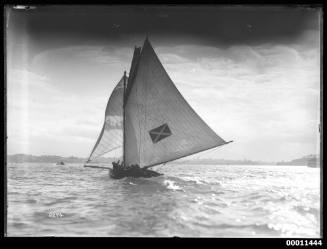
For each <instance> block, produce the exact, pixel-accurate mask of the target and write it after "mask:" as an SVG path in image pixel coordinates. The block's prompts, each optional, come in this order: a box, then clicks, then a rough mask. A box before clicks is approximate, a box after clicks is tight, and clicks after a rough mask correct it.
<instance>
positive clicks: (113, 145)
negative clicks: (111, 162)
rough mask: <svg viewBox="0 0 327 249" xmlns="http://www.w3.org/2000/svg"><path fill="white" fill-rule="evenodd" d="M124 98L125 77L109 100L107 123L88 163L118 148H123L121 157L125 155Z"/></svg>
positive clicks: (105, 122)
mask: <svg viewBox="0 0 327 249" xmlns="http://www.w3.org/2000/svg"><path fill="white" fill-rule="evenodd" d="M123 96H124V76H123V77H122V79H121V80H120V81H119V82H118V84H117V85H116V87H115V88H114V90H113V92H112V93H111V96H110V98H109V100H108V103H107V107H106V112H105V121H104V124H103V127H102V130H101V133H100V135H99V137H98V140H97V142H96V143H95V145H94V147H93V150H92V152H91V154H90V156H89V159H88V161H92V160H94V159H95V158H97V157H99V156H102V155H103V154H106V153H108V152H110V151H112V150H115V149H118V148H121V155H122V154H123Z"/></svg>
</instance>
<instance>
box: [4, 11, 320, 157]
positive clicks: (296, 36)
mask: <svg viewBox="0 0 327 249" xmlns="http://www.w3.org/2000/svg"><path fill="white" fill-rule="evenodd" d="M320 25H321V11H320V10H319V9H314V8H307V7H278V6H270V7H253V6H215V7H214V6H68V5H66V6H46V5H43V6H36V8H32V9H30V10H22V9H14V8H12V7H8V8H7V11H6V27H7V29H6V46H7V47H6V56H7V57H6V62H7V136H8V139H7V152H8V154H16V153H25V154H33V155H60V156H72V155H73V156H79V157H88V156H89V154H90V152H91V150H92V148H93V145H94V143H95V142H96V139H97V137H98V134H99V133H100V130H101V128H102V125H103V121H104V111H105V108H106V104H107V101H108V98H109V96H110V94H111V91H112V90H113V88H114V86H115V85H116V83H117V82H118V81H119V80H120V78H121V77H122V75H123V72H124V70H126V71H127V72H129V68H130V63H131V60H132V55H133V50H134V46H141V45H142V44H143V42H144V39H145V37H146V36H147V35H148V37H149V40H150V42H151V44H152V46H153V47H154V50H155V51H156V53H157V55H158V57H159V59H160V60H161V62H162V64H163V66H164V68H165V69H166V71H167V72H168V74H169V76H170V78H171V79H172V80H173V82H174V83H175V85H176V87H177V88H178V89H179V91H180V92H181V93H182V95H183V96H184V98H185V99H186V100H187V101H188V102H189V104H190V105H191V106H192V107H193V109H194V110H195V111H196V112H197V113H198V114H199V115H200V116H201V117H202V119H203V120H204V121H205V122H206V123H207V124H208V125H209V126H210V127H211V128H212V129H213V130H214V131H215V132H216V133H217V134H218V135H219V136H221V137H222V138H223V139H224V140H226V141H229V140H233V141H234V142H233V143H231V144H228V145H225V146H222V147H219V148H217V149H213V150H209V151H206V152H202V153H199V154H197V155H195V156H194V157H196V158H225V159H235V160H236V159H237V160H239V159H250V160H262V161H281V160H292V159H295V158H298V157H302V156H305V155H309V154H319V143H320V134H319V129H318V128H319V123H320V55H321V54H320V43H321V42H320V39H321V37H320Z"/></svg>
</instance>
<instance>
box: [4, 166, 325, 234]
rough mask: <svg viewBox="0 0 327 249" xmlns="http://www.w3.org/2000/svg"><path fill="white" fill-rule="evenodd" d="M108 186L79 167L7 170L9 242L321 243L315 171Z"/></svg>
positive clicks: (224, 169) (180, 171) (228, 169)
mask: <svg viewBox="0 0 327 249" xmlns="http://www.w3.org/2000/svg"><path fill="white" fill-rule="evenodd" d="M154 169H155V170H156V171H158V172H160V173H164V175H163V176H160V177H155V178H149V179H141V178H136V179H134V178H124V179H120V180H113V179H110V178H109V176H108V172H107V171H106V170H101V169H91V168H84V167H83V166H82V165H81V164H67V165H55V164H50V163H43V164H40V163H9V164H8V166H7V174H8V180H7V196H8V208H7V211H8V215H7V235H8V236H114V237H117V236H129V237H130V236H131V237H139V236H141V237H153V236H154V237H156V236H159V237H167V236H168V237H171V236H180V237H319V236H320V169H319V168H309V167H306V166H266V165H265V166H259V165H248V166H240V165H183V164H167V165H165V166H158V167H155V168H154Z"/></svg>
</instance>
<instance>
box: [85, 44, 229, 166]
mask: <svg viewBox="0 0 327 249" xmlns="http://www.w3.org/2000/svg"><path fill="white" fill-rule="evenodd" d="M126 82H128V84H127V86H125V83H126ZM226 143H227V142H226V141H225V140H223V139H222V138H221V137H219V136H218V135H217V134H216V133H215V132H214V131H213V130H212V129H211V128H210V127H209V126H208V125H207V124H206V123H205V122H204V121H203V120H202V119H201V118H200V117H199V116H198V115H197V114H196V112H195V111H194V110H193V109H192V107H191V106H190V105H189V104H188V103H187V102H186V100H185V99H184V98H183V96H182V95H181V94H180V92H179V91H178V89H177V88H176V86H175V85H174V83H173V82H172V80H171V79H170V78H169V76H168V74H167V72H166V71H165V69H164V67H163V66H162V64H161V62H160V61H159V58H158V57H157V55H156V53H155V52H154V50H153V48H152V46H151V44H150V42H149V40H148V39H146V40H145V42H144V45H143V47H142V50H141V48H137V47H135V49H134V55H133V60H132V63H131V68H130V74H129V78H127V77H126V76H125V74H124V76H123V77H122V79H121V80H120V81H119V82H118V84H117V86H116V87H115V88H114V90H113V92H112V94H111V96H110V98H109V101H108V104H107V108H106V112H105V122H104V125H103V127H102V130H101V133H100V135H99V137H98V140H97V142H96V144H95V145H94V148H93V150H92V152H91V155H90V157H89V159H88V162H90V161H92V160H94V159H95V158H97V157H99V156H101V155H104V154H106V153H108V152H110V151H112V150H115V149H117V148H121V152H122V153H121V155H122V156H123V160H124V163H125V165H132V164H138V165H139V166H141V167H145V168H147V167H152V166H154V165H158V164H161V163H165V162H169V161H172V160H176V159H179V158H182V157H185V156H189V155H192V154H195V153H197V152H201V151H204V150H208V149H211V148H214V147H218V146H220V145H224V144H226Z"/></svg>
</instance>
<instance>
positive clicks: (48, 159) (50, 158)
mask: <svg viewBox="0 0 327 249" xmlns="http://www.w3.org/2000/svg"><path fill="white" fill-rule="evenodd" d="M86 160H87V158H81V157H75V156H70V157H62V156H55V155H42V156H34V155H28V154H13V155H7V162H8V163H24V162H30V163H57V162H60V161H63V162H65V163H85V162H86ZM115 160H117V158H111V157H100V158H98V159H97V160H96V163H111V162H113V161H115ZM310 160H311V161H312V160H316V161H317V162H319V157H318V156H316V155H308V156H304V157H302V158H298V159H294V160H292V161H286V162H285V161H282V162H264V161H252V160H246V159H245V160H227V159H190V160H186V159H184V160H176V161H174V164H207V165H209V164H210V165H211V164H215V165H267V166H268V165H270V166H271V165H276V166H284V165H285V166H287V165H289V166H307V165H308V162H309V161H310Z"/></svg>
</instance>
